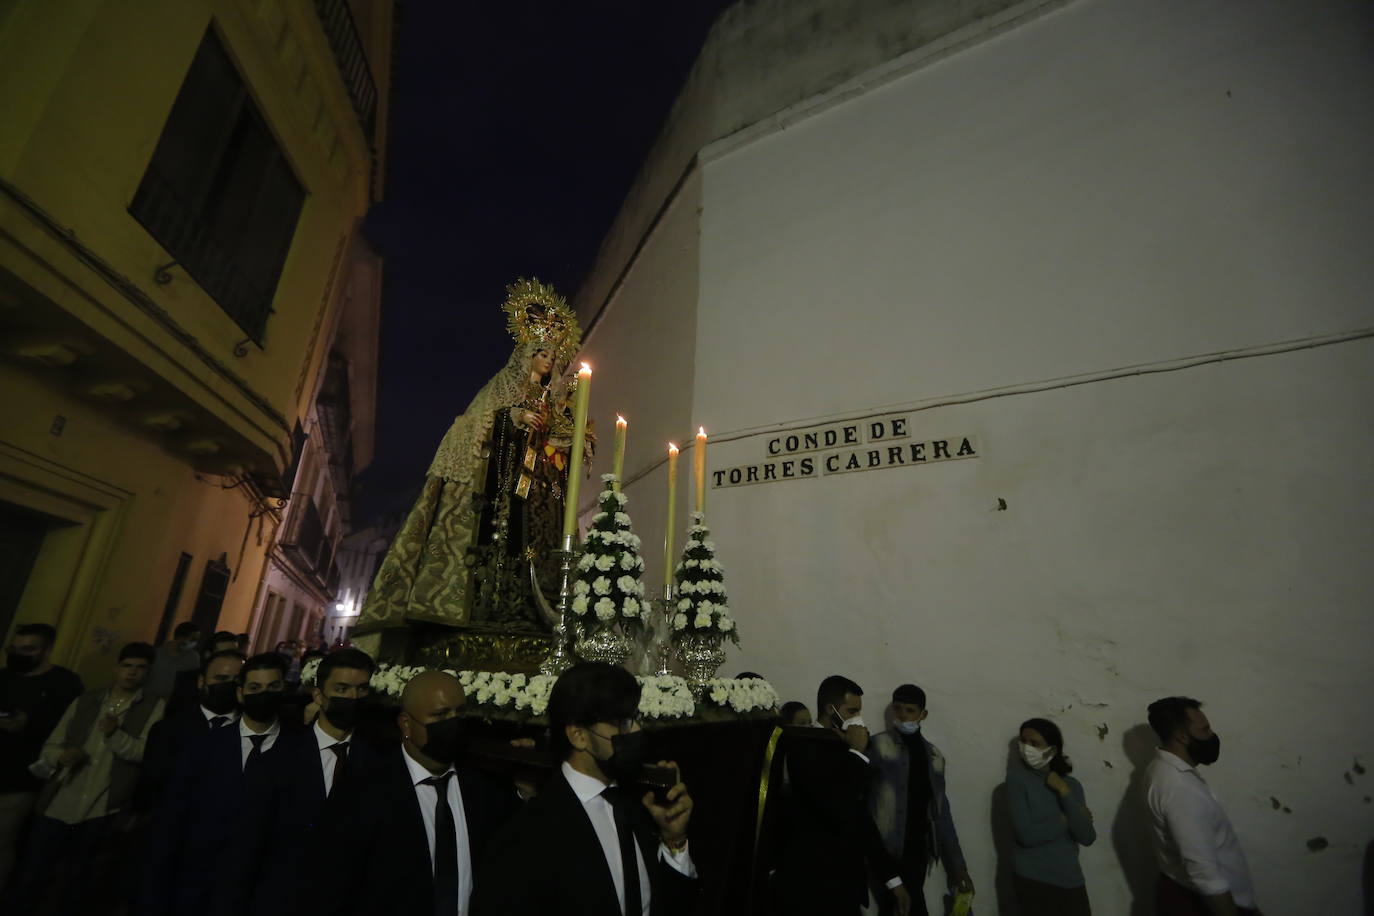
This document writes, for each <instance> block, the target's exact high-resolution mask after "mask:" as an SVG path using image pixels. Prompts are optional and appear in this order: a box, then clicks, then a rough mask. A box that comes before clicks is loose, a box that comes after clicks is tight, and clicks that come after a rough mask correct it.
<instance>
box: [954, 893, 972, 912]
mask: <svg viewBox="0 0 1374 916" xmlns="http://www.w3.org/2000/svg"><path fill="white" fill-rule="evenodd" d="M972 912H973V891H969V892H968V893H965V894H960V895H958V896H957V897H955V898H954V908H953V909H952V910H950V916H969V914H970V913H972Z"/></svg>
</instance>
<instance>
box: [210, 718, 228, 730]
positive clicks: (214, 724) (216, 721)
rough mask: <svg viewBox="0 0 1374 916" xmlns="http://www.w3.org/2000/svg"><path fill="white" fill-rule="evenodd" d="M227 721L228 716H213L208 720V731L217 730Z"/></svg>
mask: <svg viewBox="0 0 1374 916" xmlns="http://www.w3.org/2000/svg"><path fill="white" fill-rule="evenodd" d="M228 721H229V717H228V716H215V717H214V718H213V719H211V720H210V731H214V730H215V729H217V728H219V727H220V726H221V725H223V724H224V723H225V722H228Z"/></svg>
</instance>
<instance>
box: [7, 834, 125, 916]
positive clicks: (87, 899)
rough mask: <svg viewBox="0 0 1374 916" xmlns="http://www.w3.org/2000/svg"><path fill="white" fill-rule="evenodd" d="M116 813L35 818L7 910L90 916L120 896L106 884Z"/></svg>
mask: <svg viewBox="0 0 1374 916" xmlns="http://www.w3.org/2000/svg"><path fill="white" fill-rule="evenodd" d="M117 817H118V815H106V816H105V817H97V818H92V819H91V820H89V821H84V822H82V823H80V824H67V823H64V822H62V821H59V820H57V819H56V818H52V817H39V818H37V819H36V820H35V821H34V822H33V829H32V831H30V833H29V842H28V844H27V846H26V847H25V849H24V851H23V853H22V855H23V858H22V861H21V862H20V865H19V871H18V874H17V875H16V877H15V881H14V884H13V886H12V887H11V893H10V897H9V899H8V900H7V901H6V903H5V910H6V911H7V912H15V913H25V914H40V913H44V914H46V913H57V914H61V916H68V914H70V916H90V914H93V913H100V912H104V909H105V908H106V907H108V906H111V905H118V903H120V902H122V901H121V900H119V895H118V889H116V888H111V887H109V886H107V885H106V879H108V877H109V862H108V861H106V859H107V855H106V854H107V853H108V852H109V845H110V844H109V840H110V837H111V836H112V834H113V832H114V824H115V819H116V818H117ZM112 891H113V893H112ZM97 895H100V896H102V897H105V898H106V900H107V903H106V904H105V905H99V904H96V902H95V901H96V896H97ZM111 898H113V900H112V901H111ZM11 907H12V908H13V909H12V910H11Z"/></svg>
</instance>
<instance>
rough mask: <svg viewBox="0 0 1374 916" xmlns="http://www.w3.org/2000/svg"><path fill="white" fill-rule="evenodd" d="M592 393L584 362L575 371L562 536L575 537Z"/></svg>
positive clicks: (589, 372) (588, 369)
mask: <svg viewBox="0 0 1374 916" xmlns="http://www.w3.org/2000/svg"><path fill="white" fill-rule="evenodd" d="M591 393H592V370H591V367H590V366H588V365H587V364H586V363H583V364H582V368H581V369H579V370H578V371H577V400H576V401H575V402H574V403H573V440H572V454H571V455H570V456H569V460H568V492H567V493H566V494H565V496H564V503H563V536H564V537H569V536H571V537H574V538H575V537H577V494H578V492H579V491H580V490H581V489H582V452H583V451H584V450H585V449H586V447H587V399H588V398H589V397H590V395H591Z"/></svg>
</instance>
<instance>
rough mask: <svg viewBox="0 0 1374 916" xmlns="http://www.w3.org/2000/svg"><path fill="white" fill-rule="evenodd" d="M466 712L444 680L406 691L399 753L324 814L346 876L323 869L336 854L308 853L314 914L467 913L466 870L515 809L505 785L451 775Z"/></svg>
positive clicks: (389, 753)
mask: <svg viewBox="0 0 1374 916" xmlns="http://www.w3.org/2000/svg"><path fill="white" fill-rule="evenodd" d="M466 703H467V699H466V697H465V696H464V694H463V688H462V686H461V685H460V684H459V683H458V679H457V678H455V677H454V676H453V675H451V674H445V673H444V672H442V671H425V672H423V673H421V674H418V675H416V676H415V677H414V678H412V679H411V680H410V681H409V682H407V684H406V687H405V691H404V693H403V694H402V696H401V713H400V715H399V716H397V726H398V727H399V729H400V732H401V744H400V746H399V747H392V748H390V749H387V750H385V751H383V752H381V753H379V754H378V755H376V756H375V757H374V758H373V759H372V760H371V761H369V763H368V765H367V768H366V769H360V770H356V771H354V776H355V777H356V778H353V779H351V780H349V782H348V783H347V785H345V786H342V787H341V788H340V789H339V790H338V791H337V792H336V793H335V795H334V796H333V797H332V798H331V799H330V801H329V805H328V806H327V807H326V809H325V813H324V816H323V820H322V822H321V825H320V833H321V835H322V836H325V837H334V836H347V837H348V838H349V840H348V843H349V867H348V869H347V870H346V871H345V872H343V873H340V872H339V871H338V870H334V869H331V868H330V867H329V865H330V861H331V859H332V857H334V856H336V855H337V849H336V847H335V846H333V845H332V844H326V843H321V844H319V845H318V846H317V847H316V850H315V853H316V855H315V857H314V861H312V862H310V863H308V864H307V868H306V872H307V874H308V875H310V876H311V877H312V881H311V885H312V886H311V887H310V889H309V891H308V896H309V899H310V900H311V903H312V906H313V907H314V908H315V909H318V910H319V911H320V912H322V913H329V914H331V916H351V914H359V916H362V914H367V916H372V914H376V913H407V914H423V916H431V914H434V916H468V914H469V913H470V912H471V910H470V908H469V901H470V899H471V896H472V890H473V887H474V883H475V881H474V874H473V866H474V863H476V862H477V861H479V860H480V859H481V854H482V851H483V850H484V848H485V843H486V842H487V840H488V838H489V837H490V836H491V835H492V833H493V832H494V831H495V830H496V828H497V827H499V826H500V825H501V824H502V823H503V822H504V821H505V820H506V819H507V818H508V817H509V815H510V814H511V813H512V812H513V811H514V810H515V809H516V808H517V807H518V805H519V800H518V797H517V795H516V791H515V788H514V787H513V786H512V785H510V784H509V783H507V782H501V781H499V780H496V779H495V778H492V777H488V776H486V775H485V774H482V773H480V772H477V771H474V770H469V769H467V768H459V767H455V765H454V762H455V761H456V760H457V759H458V758H459V756H460V754H461V753H462V750H463V747H464V744H465V740H464V739H465V725H466V720H465V719H464V718H463V715H462V713H463V708H464V706H465V705H466Z"/></svg>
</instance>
